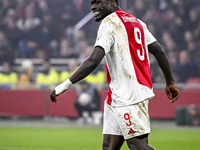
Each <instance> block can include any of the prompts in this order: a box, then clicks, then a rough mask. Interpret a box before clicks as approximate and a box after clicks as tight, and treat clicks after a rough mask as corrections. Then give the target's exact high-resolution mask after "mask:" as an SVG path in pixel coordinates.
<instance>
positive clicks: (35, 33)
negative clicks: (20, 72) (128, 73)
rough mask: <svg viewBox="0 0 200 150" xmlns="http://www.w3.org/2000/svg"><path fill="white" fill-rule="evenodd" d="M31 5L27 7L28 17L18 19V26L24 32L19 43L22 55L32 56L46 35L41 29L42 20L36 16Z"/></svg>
mask: <svg viewBox="0 0 200 150" xmlns="http://www.w3.org/2000/svg"><path fill="white" fill-rule="evenodd" d="M32 7H33V6H30V7H28V8H27V9H26V17H25V18H23V19H19V20H18V21H17V26H18V28H19V29H20V30H22V31H23V32H24V35H23V38H22V40H21V41H20V44H19V50H20V52H21V55H22V57H25V58H31V57H33V56H34V55H35V53H36V51H37V49H38V48H39V47H40V46H41V42H42V41H43V38H44V35H43V33H42V32H41V30H40V26H39V25H40V24H41V20H40V19H39V18H37V17H35V11H34V9H33V8H32Z"/></svg>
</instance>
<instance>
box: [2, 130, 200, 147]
mask: <svg viewBox="0 0 200 150" xmlns="http://www.w3.org/2000/svg"><path fill="white" fill-rule="evenodd" d="M102 138H103V136H102V134H101V129H100V128H92V129H89V128H5V127H1V128H0V150H101V144H102ZM149 143H150V145H152V146H153V147H155V148H156V149H157V150H199V149H200V130H198V129H188V130H187V129H152V133H151V136H149ZM122 150H128V147H127V145H126V143H125V144H124V145H123V147H122Z"/></svg>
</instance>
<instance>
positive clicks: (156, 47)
mask: <svg viewBox="0 0 200 150" xmlns="http://www.w3.org/2000/svg"><path fill="white" fill-rule="evenodd" d="M91 4H92V8H91V9H92V11H93V12H94V14H95V18H96V21H97V22H98V21H100V20H102V19H103V18H105V17H106V16H107V15H109V14H111V13H112V12H114V11H115V10H117V9H119V6H118V5H117V3H116V2H115V0H91ZM148 50H149V52H150V53H151V54H152V55H154V56H155V58H156V59H157V62H158V64H159V66H160V68H161V70H162V72H163V74H164V77H165V80H166V88H165V92H166V94H167V97H168V98H169V100H170V102H171V103H173V102H175V101H176V100H177V99H178V98H179V96H180V93H179V90H178V89H177V87H176V86H175V85H174V80H173V77H172V73H171V69H170V65H169V62H168V59H167V57H166V54H165V52H164V51H163V49H162V47H161V46H160V44H159V43H158V42H157V41H156V42H153V43H152V44H150V45H148ZM104 56H105V51H104V49H103V48H102V47H99V46H97V47H94V49H93V51H92V53H91V54H90V56H89V57H88V58H87V59H86V60H85V61H84V62H83V63H82V64H81V65H80V67H79V68H78V69H77V71H76V72H75V73H74V74H73V75H72V76H71V77H70V78H69V79H70V81H71V82H72V83H73V84H74V83H76V82H79V81H80V80H82V79H84V78H85V77H87V76H88V75H89V74H90V73H91V72H92V71H94V70H95V68H96V67H97V66H98V65H99V64H100V62H101V61H102V59H103V58H104ZM57 96H58V95H56V94H55V91H53V92H52V93H51V95H50V97H51V101H52V102H56V97H57ZM124 141H125V140H124V138H123V136H118V135H108V134H105V135H104V138H103V149H104V150H119V149H120V148H121V146H122V144H123V143H124ZM126 142H127V144H128V146H129V148H130V149H131V150H153V149H154V148H152V147H151V146H150V145H149V143H148V135H147V134H145V135H142V136H138V137H134V138H131V139H128V140H126Z"/></svg>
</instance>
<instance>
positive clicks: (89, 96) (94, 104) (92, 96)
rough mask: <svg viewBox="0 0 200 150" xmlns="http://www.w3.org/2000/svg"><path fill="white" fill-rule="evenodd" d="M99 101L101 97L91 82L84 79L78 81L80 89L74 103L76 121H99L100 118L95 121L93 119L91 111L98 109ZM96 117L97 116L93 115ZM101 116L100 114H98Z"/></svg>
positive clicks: (98, 122)
mask: <svg viewBox="0 0 200 150" xmlns="http://www.w3.org/2000/svg"><path fill="white" fill-rule="evenodd" d="M100 103H101V97H100V94H99V92H98V90H97V89H96V88H95V87H94V86H92V85H91V84H89V83H87V82H86V81H81V82H80V90H79V91H78V94H77V100H76V102H75V104H74V106H75V108H76V110H77V112H78V114H79V118H78V120H77V121H78V123H83V122H87V123H96V124H100V123H101V120H100V119H101V118H99V120H97V121H93V120H92V119H96V118H92V117H93V116H92V113H93V112H95V111H98V112H99V111H100ZM95 117H97V116H95ZM100 117H101V116H100Z"/></svg>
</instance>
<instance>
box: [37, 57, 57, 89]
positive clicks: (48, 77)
mask: <svg viewBox="0 0 200 150" xmlns="http://www.w3.org/2000/svg"><path fill="white" fill-rule="evenodd" d="M58 82H59V74H58V72H57V71H56V70H55V69H53V68H52V66H51V63H50V62H49V61H45V62H44V63H43V65H42V68H41V71H40V72H39V73H38V74H37V76H36V83H38V84H39V85H38V86H39V89H52V88H53V87H54V86H55V84H57V83H58Z"/></svg>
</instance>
